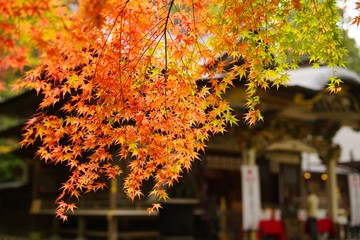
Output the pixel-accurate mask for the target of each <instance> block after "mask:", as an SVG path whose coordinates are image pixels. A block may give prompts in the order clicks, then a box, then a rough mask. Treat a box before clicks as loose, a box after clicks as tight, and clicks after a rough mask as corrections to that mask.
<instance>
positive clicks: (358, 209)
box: [348, 173, 360, 226]
mask: <svg viewBox="0 0 360 240" xmlns="http://www.w3.org/2000/svg"><path fill="white" fill-rule="evenodd" d="M348 183H349V194H350V226H358V225H360V174H358V173H350V174H349V175H348Z"/></svg>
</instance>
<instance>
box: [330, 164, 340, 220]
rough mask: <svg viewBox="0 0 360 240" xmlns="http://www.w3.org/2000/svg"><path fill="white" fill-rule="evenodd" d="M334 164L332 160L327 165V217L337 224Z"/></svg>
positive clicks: (336, 186)
mask: <svg viewBox="0 0 360 240" xmlns="http://www.w3.org/2000/svg"><path fill="white" fill-rule="evenodd" d="M336 162H337V159H335V158H332V159H330V160H329V162H328V163H327V174H328V181H327V183H328V186H327V188H328V199H329V201H328V212H329V217H330V218H331V219H332V220H333V222H334V223H335V224H336V223H337V216H338V198H337V188H338V185H337V176H336Z"/></svg>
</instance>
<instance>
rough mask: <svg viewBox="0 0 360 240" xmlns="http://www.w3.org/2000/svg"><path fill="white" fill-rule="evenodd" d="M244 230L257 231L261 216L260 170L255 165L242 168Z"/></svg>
mask: <svg viewBox="0 0 360 240" xmlns="http://www.w3.org/2000/svg"><path fill="white" fill-rule="evenodd" d="M241 180H242V202H243V208H242V209H243V229H244V230H246V231H248V230H257V228H258V223H259V220H260V216H261V203H260V201H261V200H260V183H259V170H258V168H257V166H255V165H243V166H241Z"/></svg>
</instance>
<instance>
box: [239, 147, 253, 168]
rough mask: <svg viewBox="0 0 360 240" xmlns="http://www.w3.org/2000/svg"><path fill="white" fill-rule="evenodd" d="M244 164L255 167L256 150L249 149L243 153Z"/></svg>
mask: <svg viewBox="0 0 360 240" xmlns="http://www.w3.org/2000/svg"><path fill="white" fill-rule="evenodd" d="M242 158H243V164H246V165H255V164H256V149H255V148H249V149H246V150H244V151H243V155H242Z"/></svg>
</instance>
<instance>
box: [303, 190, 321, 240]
mask: <svg viewBox="0 0 360 240" xmlns="http://www.w3.org/2000/svg"><path fill="white" fill-rule="evenodd" d="M318 212H319V198H318V196H317V195H316V194H315V193H314V191H313V190H309V193H308V196H307V197H306V213H307V221H306V230H307V231H306V232H307V233H308V234H309V235H310V238H311V239H312V240H318V239H319V237H318V229H317V216H318Z"/></svg>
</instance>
